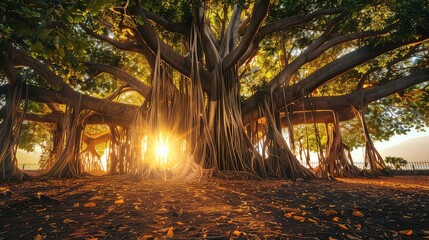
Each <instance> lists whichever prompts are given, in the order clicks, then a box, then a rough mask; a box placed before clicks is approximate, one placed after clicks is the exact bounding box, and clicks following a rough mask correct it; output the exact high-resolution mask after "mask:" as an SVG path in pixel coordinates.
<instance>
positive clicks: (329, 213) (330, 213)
mask: <svg viewBox="0 0 429 240" xmlns="http://www.w3.org/2000/svg"><path fill="white" fill-rule="evenodd" d="M324 213H325V214H326V216H331V215H337V214H338V212H337V211H335V210H333V209H328V210H326V211H325V212H324Z"/></svg>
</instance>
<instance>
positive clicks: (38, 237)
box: [33, 234, 46, 240]
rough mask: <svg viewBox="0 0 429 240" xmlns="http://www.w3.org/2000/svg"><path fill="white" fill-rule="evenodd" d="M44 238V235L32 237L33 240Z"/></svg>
mask: <svg viewBox="0 0 429 240" xmlns="http://www.w3.org/2000/svg"><path fill="white" fill-rule="evenodd" d="M45 238H46V235H40V234H37V235H36V236H34V238H33V240H43V239H45Z"/></svg>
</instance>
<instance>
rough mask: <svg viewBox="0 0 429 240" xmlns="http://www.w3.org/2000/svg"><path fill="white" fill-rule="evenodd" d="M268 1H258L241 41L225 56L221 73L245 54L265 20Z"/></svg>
mask: <svg viewBox="0 0 429 240" xmlns="http://www.w3.org/2000/svg"><path fill="white" fill-rule="evenodd" d="M268 5H269V1H268V0H262V1H258V2H257V3H256V4H255V6H254V7H253V11H252V17H251V19H250V23H249V26H248V27H247V29H246V32H245V33H244V36H243V39H242V40H241V42H240V44H239V45H238V46H237V47H236V48H234V50H232V51H231V52H230V53H229V54H228V55H227V56H225V58H224V60H223V65H222V71H225V70H227V69H229V68H230V67H232V66H233V65H235V64H236V63H237V62H238V61H239V60H240V58H241V57H242V56H243V55H244V54H245V53H246V51H247V49H248V48H249V46H250V44H251V43H252V41H253V38H254V37H255V35H256V33H257V32H258V30H259V27H260V25H261V24H262V21H263V20H264V19H265V16H266V15H267V11H268Z"/></svg>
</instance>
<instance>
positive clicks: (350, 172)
mask: <svg viewBox="0 0 429 240" xmlns="http://www.w3.org/2000/svg"><path fill="white" fill-rule="evenodd" d="M326 131H327V135H328V142H327V145H328V146H327V153H326V158H325V159H321V161H320V165H319V168H318V169H317V173H318V174H319V175H320V176H321V177H322V178H333V177H357V176H362V171H361V170H360V169H359V168H358V167H356V166H355V165H354V164H353V159H352V157H351V154H350V149H349V148H348V147H347V146H346V145H345V144H343V141H342V135H341V129H340V123H339V120H338V113H336V112H335V113H334V122H333V123H332V124H331V125H328V124H326Z"/></svg>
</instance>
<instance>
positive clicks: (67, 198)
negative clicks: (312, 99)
mask: <svg viewBox="0 0 429 240" xmlns="http://www.w3.org/2000/svg"><path fill="white" fill-rule="evenodd" d="M0 186H1V187H0V192H2V194H0V239H44V238H46V239H156V238H158V239H163V238H168V237H171V238H174V239H202V238H207V239H228V238H230V239H246V238H248V239H382V238H386V239H416V238H418V239H421V238H429V216H428V215H429V204H427V203H428V202H429V176H401V177H399V176H396V177H386V178H384V177H383V178H376V179H338V180H330V181H325V180H316V181H288V180H263V181H254V180H252V181H237V180H229V181H227V180H219V179H210V180H204V181H200V182H160V181H144V180H139V179H137V178H135V177H131V176H103V177H88V178H82V179H68V180H32V181H26V182H23V183H3V184H0Z"/></svg>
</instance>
